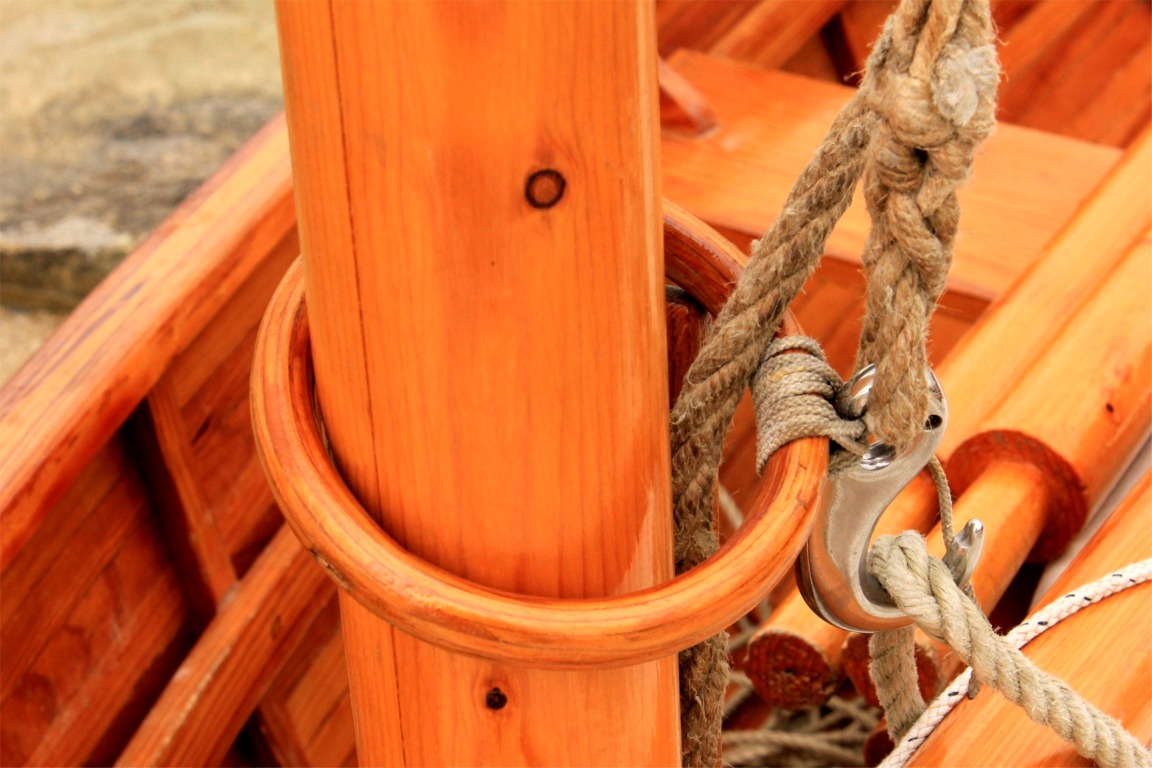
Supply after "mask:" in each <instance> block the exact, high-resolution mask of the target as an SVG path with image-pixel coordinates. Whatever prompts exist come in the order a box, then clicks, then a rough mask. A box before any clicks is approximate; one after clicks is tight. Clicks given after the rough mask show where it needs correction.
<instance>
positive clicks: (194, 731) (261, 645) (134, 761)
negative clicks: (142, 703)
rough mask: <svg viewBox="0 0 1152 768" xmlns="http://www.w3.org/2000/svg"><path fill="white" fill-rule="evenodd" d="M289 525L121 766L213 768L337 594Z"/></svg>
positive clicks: (161, 702)
mask: <svg viewBox="0 0 1152 768" xmlns="http://www.w3.org/2000/svg"><path fill="white" fill-rule="evenodd" d="M332 589H333V587H332V584H331V582H329V581H328V579H327V578H326V577H325V576H324V574H323V572H322V571H321V569H319V568H316V567H315V566H314V564H313V563H312V558H311V556H310V555H309V554H308V553H307V552H306V551H305V550H304V549H303V547H301V546H300V543H299V542H298V541H297V540H296V537H295V536H294V535H293V534H292V532H291V531H290V530H288V528H287V527H285V528H282V529H281V531H280V533H278V534H277V535H276V537H275V538H274V539H273V540H272V543H270V544H269V545H268V547H267V548H266V549H265V550H264V553H263V554H262V555H261V556H260V558H259V560H257V562H256V564H255V565H254V566H253V567H252V570H251V571H250V572H249V573H248V575H247V576H245V577H244V579H243V580H242V581H241V582H240V585H239V586H238V587H237V589H236V591H235V592H234V594H233V596H232V597H231V599H230V600H229V601H227V602H226V603H225V604H224V605H222V606H221V608H220V611H219V613H218V614H217V616H216V618H215V619H213V620H212V622H211V624H209V625H208V628H207V629H206V630H205V631H204V634H203V635H202V636H201V637H200V639H199V640H198V641H197V643H196V646H195V647H194V648H193V649H192V652H191V653H189V654H188V657H187V658H186V659H185V660H184V663H183V664H182V665H181V667H180V669H179V670H178V671H177V672H176V674H175V675H174V676H173V677H172V681H171V682H170V683H169V684H168V687H167V688H166V689H165V690H164V693H163V695H162V696H161V697H160V700H159V701H157V702H156V705H155V706H154V707H153V708H152V710H151V711H150V712H149V713H148V717H147V718H145V720H144V722H142V723H141V724H140V727H139V729H138V730H137V731H136V735H135V736H133V738H132V741H131V743H130V744H129V745H128V746H127V748H125V750H124V752H123V753H122V754H121V755H120V758H119V760H118V761H117V764H118V765H211V764H213V763H215V762H216V761H219V760H220V759H221V757H222V756H223V755H224V754H225V752H227V750H228V747H229V745H230V744H231V743H232V741H233V740H234V739H235V738H236V736H237V734H238V733H239V732H240V728H241V727H242V726H243V725H244V722H245V721H246V720H247V719H248V716H249V715H250V714H251V712H252V710H253V709H254V708H255V706H256V704H257V702H258V701H259V700H260V698H261V697H262V696H263V694H264V691H265V690H266V689H267V687H268V685H269V684H270V683H271V682H272V676H273V674H274V671H275V670H277V669H279V668H280V665H281V664H282V663H283V661H284V659H285V658H286V657H287V655H288V654H289V653H290V652H291V651H292V649H293V648H295V646H296V643H297V642H298V641H299V640H300V639H301V637H302V636H303V634H304V632H305V631H306V630H307V628H308V627H309V626H310V624H311V621H312V619H313V618H314V617H315V615H316V614H317V613H319V612H320V610H321V609H322V608H323V607H324V605H325V603H326V602H327V599H328V596H330V595H331V593H332Z"/></svg>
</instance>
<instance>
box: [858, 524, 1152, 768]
mask: <svg viewBox="0 0 1152 768" xmlns="http://www.w3.org/2000/svg"><path fill="white" fill-rule="evenodd" d="M869 567H870V569H871V571H872V573H873V575H874V576H876V578H877V579H879V581H880V583H881V585H882V586H883V587H884V588H885V589H886V590H887V591H888V593H889V595H891V597H892V599H893V600H894V601H895V602H896V605H897V606H898V607H899V608H900V610H902V611H903V612H904V613H906V614H907V615H908V616H909V617H910V618H912V619H913V620H914V621H915V622H916V625H917V626H919V627H920V629H922V630H923V631H924V632H925V633H926V634H927V635H929V636H930V637H932V638H935V639H936V640H939V641H941V642H944V643H947V644H948V645H949V646H951V647H952V649H953V650H954V651H955V652H956V654H957V656H959V657H960V659H961V660H962V661H963V662H964V663H965V664H968V665H969V666H970V667H971V670H970V672H971V676H972V678H974V679H976V680H980V681H982V682H985V683H987V684H988V685H990V686H992V687H993V688H995V689H996V690H998V691H1000V693H1002V694H1003V695H1004V697H1005V698H1007V699H1008V700H1009V701H1011V702H1013V703H1014V704H1018V705H1020V706H1021V707H1022V708H1023V709H1024V711H1025V712H1026V713H1027V714H1028V716H1029V717H1031V718H1032V719H1033V720H1034V721H1036V722H1037V723H1040V724H1041V725H1047V726H1049V727H1050V728H1051V729H1052V730H1053V731H1055V732H1056V733H1057V734H1059V735H1060V736H1061V737H1062V738H1064V739H1066V740H1068V741H1070V742H1072V743H1073V744H1074V745H1075V747H1076V750H1077V752H1079V753H1080V754H1081V755H1083V756H1084V757H1086V758H1089V759H1090V760H1093V761H1095V762H1096V763H1097V764H1099V765H1100V766H1102V767H1103V768H1113V767H1115V768H1128V767H1129V766H1152V754H1150V753H1149V752H1148V750H1146V749H1145V748H1144V746H1143V745H1142V744H1141V743H1140V742H1139V741H1137V740H1136V738H1135V737H1133V736H1132V735H1131V734H1129V733H1128V732H1127V731H1125V730H1124V728H1123V726H1122V725H1120V723H1118V722H1117V721H1116V720H1115V719H1113V718H1111V717H1109V716H1108V715H1106V714H1105V713H1103V712H1101V711H1100V710H1099V709H1098V708H1096V707H1095V706H1093V705H1092V704H1090V703H1089V702H1087V701H1085V700H1084V699H1083V698H1082V697H1081V696H1079V695H1078V694H1077V693H1076V692H1075V691H1073V690H1072V689H1071V688H1069V687H1068V685H1067V684H1066V683H1064V682H1063V681H1062V680H1060V679H1058V678H1056V677H1054V676H1052V675H1050V674H1048V673H1047V672H1044V671H1043V670H1040V669H1038V668H1037V667H1036V666H1035V665H1034V664H1033V663H1032V662H1031V661H1030V660H1029V659H1028V658H1027V657H1026V656H1025V655H1024V654H1023V653H1021V652H1020V650H1019V648H1018V647H1019V645H1022V644H1023V643H1024V642H1026V639H1023V640H1022V639H1020V638H1027V637H1028V634H1029V633H1030V634H1031V635H1032V636H1035V635H1036V634H1039V632H1038V631H1033V630H1034V629H1035V626H1036V625H1040V623H1041V622H1046V623H1047V624H1048V625H1051V623H1052V622H1053V619H1051V618H1040V617H1037V618H1035V619H1033V620H1032V622H1033V625H1034V626H1033V627H1032V628H1026V627H1025V625H1021V627H1020V628H1018V629H1023V631H1022V632H1019V633H1017V634H1016V636H1015V637H1013V635H1011V634H1010V635H1009V636H1008V637H1001V636H999V635H997V634H996V632H995V630H993V629H992V625H991V624H990V623H989V622H988V619H987V618H985V616H984V614H983V612H981V610H980V607H979V606H978V605H976V602H975V601H974V600H972V599H971V598H970V597H969V596H967V595H965V594H964V593H963V592H962V591H961V590H960V589H959V588H958V587H957V586H956V584H955V583H954V582H953V580H952V574H951V572H950V571H949V570H948V567H947V566H946V565H944V563H943V561H941V560H939V559H938V558H935V557H932V556H931V555H929V554H928V549H927V546H926V545H925V542H924V538H923V537H922V536H921V535H920V534H919V533H916V532H914V531H905V532H904V533H902V534H899V535H898V536H885V537H881V538H880V539H877V541H876V543H875V544H874V545H873V548H872V551H871V553H870V558H869ZM1116 577H1117V575H1116V574H1113V577H1111V578H1110V579H1106V580H1104V585H1103V586H1104V587H1105V588H1111V587H1117V588H1116V589H1113V590H1112V592H1115V591H1119V589H1123V588H1126V587H1129V586H1133V585H1134V584H1136V583H1139V582H1140V581H1141V580H1143V581H1146V580H1148V578H1150V577H1152V561H1143V562H1142V563H1138V564H1136V565H1135V567H1133V569H1132V572H1131V573H1129V574H1124V573H1121V574H1119V578H1116ZM1137 577H1139V578H1137ZM1094 589H1096V588H1095V587H1091V586H1090V588H1089V589H1088V590H1087V591H1086V592H1085V591H1079V593H1073V595H1071V596H1069V597H1065V598H1063V600H1062V601H1061V602H1062V603H1064V605H1062V606H1061V607H1060V608H1058V609H1056V611H1055V612H1054V613H1055V614H1056V615H1059V612H1060V611H1066V613H1064V615H1061V616H1060V618H1064V617H1065V616H1067V615H1070V614H1071V612H1073V610H1075V609H1072V610H1069V606H1068V605H1067V604H1068V603H1069V602H1071V603H1079V604H1080V605H1079V606H1077V608H1079V607H1082V606H1083V605H1085V604H1089V603H1092V602H1096V601H1098V600H1099V599H1100V598H1099V597H1095V595H1094V593H1093V590H1094ZM1112 592H1110V593H1109V594H1111V593H1112ZM1094 597H1095V599H1094ZM1069 598H1071V599H1069ZM1025 624H1028V622H1025ZM878 634H885V633H878ZM888 634H889V635H890V636H889V638H888V639H887V640H884V641H880V644H881V645H882V646H886V645H887V644H888V643H889V642H892V643H893V645H895V644H897V643H898V644H899V645H900V646H902V648H903V653H904V654H905V655H906V656H907V657H908V658H911V656H912V652H913V651H912V635H911V633H910V632H906V631H904V630H898V631H897V632H896V633H888ZM1029 639H1030V638H1029ZM893 652H894V653H895V651H893ZM878 661H879V660H878ZM879 664H880V666H882V667H886V669H885V672H886V673H888V674H879V675H877V674H875V673H874V676H873V679H874V680H875V682H876V689H877V694H878V695H879V696H880V697H881V701H882V702H883V701H884V700H885V699H887V700H889V701H898V702H899V704H898V706H897V707H896V708H895V709H889V710H888V711H887V715H888V722H889V729H890V735H891V736H892V738H893V740H894V741H896V742H898V743H901V745H902V746H904V745H911V744H914V743H916V742H918V741H919V740H920V739H922V738H923V736H924V735H926V733H927V732H930V731H931V728H928V729H927V730H926V731H925V729H923V728H921V729H919V730H918V731H917V733H916V734H909V735H908V737H907V738H904V739H903V742H901V738H902V737H904V736H905V734H906V733H907V731H908V730H909V729H910V728H911V727H912V725H913V723H914V722H915V721H917V720H919V719H920V717H921V716H922V715H923V714H924V712H925V707H924V703H923V700H920V701H919V705H918V707H915V705H914V704H913V706H912V707H911V708H917V709H918V710H919V711H918V712H916V714H915V716H914V717H912V718H911V720H909V709H904V708H903V707H906V706H907V705H908V704H909V700H908V697H903V698H900V697H898V696H896V695H894V693H893V689H895V690H899V691H907V690H914V689H916V673H915V668H914V667H913V668H912V669H911V671H910V674H909V672H908V670H906V669H904V668H903V666H900V671H899V674H892V673H893V671H894V670H895V669H896V668H897V665H893V664H891V663H889V662H888V661H887V660H885V661H879ZM960 682H963V684H964V685H965V686H966V685H967V682H968V681H967V680H963V681H958V683H957V685H954V686H953V687H952V688H950V689H949V691H948V692H947V693H946V698H951V699H958V698H959V691H960V690H962V688H960V687H959V683H960ZM882 689H885V690H884V691H883V692H882ZM916 697H917V698H919V693H917V694H916ZM894 714H895V716H896V719H897V723H898V725H893V715H894ZM941 717H942V715H941ZM937 722H938V721H937ZM932 727H934V725H933V726H932ZM906 748H907V747H906Z"/></svg>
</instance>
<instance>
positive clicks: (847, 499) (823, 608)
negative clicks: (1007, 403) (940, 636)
mask: <svg viewBox="0 0 1152 768" xmlns="http://www.w3.org/2000/svg"><path fill="white" fill-rule="evenodd" d="M927 376H928V380H929V384H930V393H931V402H930V405H929V416H928V420H927V422H926V423H925V425H924V431H923V433H922V434H921V436H920V438H919V439H918V440H917V441H916V443H915V445H913V446H912V448H911V449H909V450H908V451H907V452H906V453H904V454H903V455H898V454H897V453H896V451H895V450H894V449H893V447H892V446H891V445H888V444H887V443H882V442H879V441H876V442H873V443H872V445H871V446H870V447H869V449H868V452H867V453H866V454H865V455H864V456H862V457H861V458H860V459H859V460H858V461H857V462H856V464H854V465H853V466H851V467H849V468H848V469H846V470H843V471H842V472H839V473H837V474H835V475H833V476H831V477H830V478H829V479H828V481H827V486H826V491H825V493H824V495H823V504H822V507H821V509H819V510H818V511H817V514H816V523H815V525H814V527H813V529H812V533H811V535H810V536H809V539H808V544H807V546H805V548H804V551H803V552H802V553H801V554H800V557H799V559H798V560H797V561H796V580H797V585H798V586H799V589H800V593H801V594H802V595H803V596H804V599H805V601H806V602H807V603H808V605H809V606H810V607H811V608H812V610H814V611H815V612H816V613H817V614H819V615H820V616H821V617H823V618H824V619H825V620H826V621H828V622H829V623H831V624H834V625H836V626H839V627H842V628H844V629H848V630H854V631H857V632H878V631H880V630H885V629H895V628H898V627H902V626H906V625H908V624H910V623H911V621H910V620H909V619H908V618H907V617H906V616H905V615H904V614H903V613H901V612H900V610H899V609H897V608H896V606H895V604H894V603H893V602H892V599H891V598H890V597H889V596H888V594H887V593H886V592H885V591H884V589H883V587H881V586H880V583H879V582H878V581H877V580H876V578H875V577H874V576H872V575H871V574H870V573H868V570H867V556H868V545H869V543H870V541H871V538H872V532H873V531H874V530H875V528H876V524H877V523H878V522H879V520H880V517H881V515H883V513H884V510H885V509H887V508H888V505H889V504H891V503H892V500H893V499H895V498H896V496H897V494H899V493H900V491H901V490H902V489H903V488H904V486H906V485H907V484H908V483H909V482H910V481H911V480H912V478H913V477H915V476H916V474H917V473H918V472H919V471H920V470H921V469H923V468H924V466H925V465H926V464H927V463H928V460H929V459H931V458H932V454H933V453H934V452H935V450H936V447H937V446H938V445H939V444H940V438H941V437H942V436H943V434H944V428H945V427H946V426H947V422H948V405H947V402H946V401H945V399H944V393H943V391H942V390H941V388H940V383H939V382H938V381H937V380H936V377H935V375H934V374H933V373H932V372H931V371H928V372H927ZM874 377H875V371H874V368H873V367H872V366H868V367H866V368H863V369H861V370H860V371H859V372H858V373H857V374H856V375H855V376H853V377H852V379H850V380H849V382H848V383H847V385H846V386H848V387H849V392H850V394H851V397H852V399H853V400H855V401H856V403H857V404H858V405H860V406H861V407H866V406H867V399H868V392H869V391H870V390H871V387H872V382H873V380H874ZM982 543H983V526H982V525H980V523H979V521H972V522H970V523H969V524H968V525H967V526H965V528H964V530H963V531H962V532H961V533H960V534H959V535H957V537H956V540H955V542H954V546H953V547H952V549H951V550H950V551H949V552H948V554H947V557H946V562H948V565H949V568H950V569H951V570H952V572H953V574H954V575H960V576H963V581H967V578H968V576H970V575H971V572H972V569H973V568H974V567H975V564H976V560H977V559H978V558H979V555H980V548H981V545H982Z"/></svg>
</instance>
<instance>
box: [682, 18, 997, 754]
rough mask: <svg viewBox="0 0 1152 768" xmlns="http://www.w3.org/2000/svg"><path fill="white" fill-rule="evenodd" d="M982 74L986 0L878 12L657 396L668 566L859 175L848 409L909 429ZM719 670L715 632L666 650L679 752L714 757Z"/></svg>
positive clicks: (702, 535) (698, 529)
mask: <svg viewBox="0 0 1152 768" xmlns="http://www.w3.org/2000/svg"><path fill="white" fill-rule="evenodd" d="M998 79H999V70H998V68H997V65H996V58H995V51H994V49H993V48H992V24H991V19H990V16H989V12H988V2H987V0H902V2H901V4H900V6H899V8H898V9H897V10H896V12H895V13H894V14H893V16H892V17H891V18H890V19H889V20H888V22H887V23H886V24H885V27H884V30H883V32H882V33H881V36H880V39H879V41H878V42H877V44H876V46H875V48H874V49H873V51H872V54H871V56H870V57H869V60H868V65H867V72H866V73H865V77H864V81H863V83H862V84H861V86H860V88H859V89H858V91H857V93H856V95H855V96H854V97H853V99H852V100H851V101H850V102H849V103H848V104H847V105H846V106H845V107H844V109H843V110H841V112H840V114H839V115H838V116H837V118H836V120H835V121H834V122H833V124H832V126H831V128H830V129H829V131H828V134H827V135H826V136H825V138H824V141H823V143H822V144H821V146H820V147H819V148H818V149H817V151H816V156H815V157H814V158H813V160H812V161H811V162H810V163H809V164H808V167H807V168H805V169H804V171H803V172H802V173H801V175H800V178H799V179H798V180H797V182H796V184H795V186H794V187H793V189H792V191H791V193H790V194H789V197H788V199H787V201H786V202H785V204H784V207H783V210H782V211H781V212H780V215H779V217H778V218H777V220H776V222H775V223H774V224H773V225H772V227H771V229H769V231H768V233H767V234H766V235H765V236H764V237H763V238H762V239H760V240H758V241H757V242H756V243H755V244H754V245H753V247H752V257H751V259H750V261H749V263H748V266H747V267H746V269H745V270H744V273H743V275H742V276H741V278H740V281H739V282H738V283H737V285H736V287H735V290H734V291H733V294H732V297H731V298H730V299H729V301H728V304H727V305H726V306H725V308H724V310H723V311H722V312H721V313H720V315H719V317H718V318H717V320H716V322H715V324H714V325H713V328H712V332H711V333H710V335H709V337H708V338H707V339H706V341H705V343H704V345H703V348H702V349H701V351H700V354H699V355H698V357H697V358H696V361H695V363H694V364H693V366H692V368H691V369H690V370H689V372H688V375H687V377H686V379H685V385H684V389H683V391H682V392H681V395H680V398H679V400H678V401H677V403H676V406H675V407H674V409H673V412H672V420H671V430H672V434H671V443H672V473H673V481H672V485H673V499H674V502H673V503H674V523H673V526H674V531H675V536H676V538H675V561H676V570H677V572H678V573H681V572H684V571H687V570H690V569H691V568H693V567H694V566H696V565H698V564H700V563H701V562H703V561H704V560H705V559H707V558H708V557H709V556H710V555H711V554H712V553H713V552H715V551H716V549H717V548H718V540H717V536H716V531H715V530H714V528H713V524H712V505H713V499H714V495H715V484H716V472H717V469H718V467H719V464H720V455H721V449H722V446H723V441H724V435H725V433H726V432H727V429H728V426H729V424H730V423H731V421H732V416H733V414H734V413H735V411H736V406H737V404H738V403H739V400H740V397H741V395H742V394H743V392H744V390H745V388H747V387H748V386H749V384H750V382H751V380H752V377H753V375H754V374H755V372H756V371H757V369H758V368H759V367H760V365H761V364H762V361H764V359H765V355H766V352H767V350H768V347H769V344H770V343H771V340H772V338H773V336H774V334H775V332H776V329H777V328H778V326H779V323H780V319H781V317H782V316H783V313H784V310H785V308H786V307H787V306H788V304H789V303H791V301H792V299H793V298H794V297H795V296H796V294H797V293H798V292H799V291H800V289H801V287H802V286H803V285H804V282H805V281H806V280H807V278H808V277H809V275H810V274H811V273H812V272H813V270H814V269H815V267H816V265H817V263H818V262H819V259H820V257H821V255H822V254H823V250H824V244H825V242H826V241H827V239H828V236H829V234H830V233H831V231H832V228H833V226H835V224H836V222H837V221H838V220H839V219H840V217H841V216H842V215H843V213H844V211H845V210H846V209H847V207H848V205H849V203H850V202H851V200H852V193H853V190H854V189H855V187H856V183H857V182H858V181H859V180H860V178H861V176H862V175H863V176H864V193H865V200H866V202H867V205H868V210H869V213H870V215H871V216H872V223H873V226H872V231H871V233H870V235H869V238H868V242H867V245H866V250H865V254H864V264H865V270H866V272H867V275H868V279H869V283H868V295H867V303H866V315H865V320H864V332H863V335H862V337H861V346H860V351H859V355H858V360H859V361H860V362H861V363H863V362H869V363H874V364H875V365H876V366H877V378H876V383H875V385H874V388H873V392H874V394H873V396H872V397H871V398H870V404H869V409H868V412H867V413H866V414H865V416H864V419H865V422H866V424H867V431H868V432H869V433H871V434H872V435H875V436H876V437H878V438H880V439H882V440H884V441H885V442H888V443H890V444H892V445H893V446H895V447H896V449H897V450H900V449H902V448H904V447H906V446H907V445H908V444H909V443H910V442H911V441H912V440H914V439H915V437H916V435H917V434H918V433H919V431H920V429H921V426H922V425H923V423H924V417H925V414H926V413H927V395H928V393H927V391H926V384H925V382H924V381H923V380H922V379H921V378H920V377H917V376H907V375H906V372H907V371H909V370H924V369H925V365H926V360H927V356H926V353H925V333H926V327H927V320H928V316H929V314H930V313H931V311H932V309H933V308H934V306H935V303H936V300H937V299H938V297H939V295H940V293H941V291H942V290H943V288H944V281H945V277H946V275H947V271H948V265H949V263H950V261H951V254H952V248H953V244H954V240H955V235H956V227H957V222H958V217H959V208H958V205H957V202H956V195H955V189H956V187H957V185H959V184H960V183H962V182H963V181H964V180H965V179H966V178H967V175H968V173H969V168H970V166H971V160H972V153H973V151H974V150H975V147H976V145H977V144H978V143H979V142H980V141H981V140H982V139H983V138H984V137H985V136H986V135H987V134H988V133H989V132H990V131H991V129H992V127H993V124H994V113H995V86H996V83H997V81H998ZM761 399H763V398H761ZM761 421H762V420H760V419H758V422H761ZM812 423H813V424H815V423H816V422H815V420H813V421H812ZM765 437H767V436H765ZM727 674H728V665H727V658H726V638H725V635H724V634H720V635H717V636H716V637H714V638H712V639H710V640H708V641H706V642H704V643H701V644H699V645H696V646H694V647H692V648H690V649H687V650H685V651H683V652H682V653H681V655H680V704H681V732H682V735H683V755H684V764H685V765H711V764H714V763H715V760H716V757H717V755H718V752H719V749H720V724H721V718H722V700H723V695H724V690H725V687H726V681H727Z"/></svg>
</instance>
